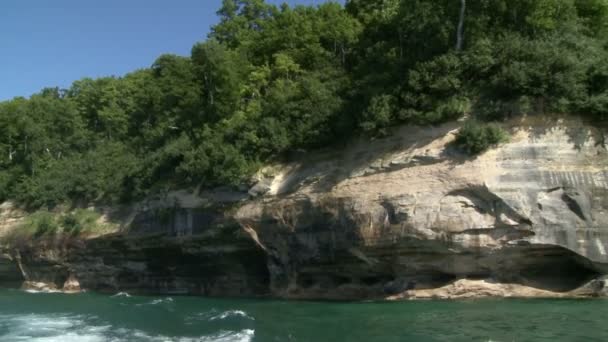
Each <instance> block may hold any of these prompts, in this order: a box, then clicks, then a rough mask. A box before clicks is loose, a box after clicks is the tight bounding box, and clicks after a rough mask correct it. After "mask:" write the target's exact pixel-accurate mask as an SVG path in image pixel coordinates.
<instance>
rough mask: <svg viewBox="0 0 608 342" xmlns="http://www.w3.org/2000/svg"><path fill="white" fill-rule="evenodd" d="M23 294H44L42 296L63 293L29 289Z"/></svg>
mask: <svg viewBox="0 0 608 342" xmlns="http://www.w3.org/2000/svg"><path fill="white" fill-rule="evenodd" d="M23 292H26V293H34V294H38V293H42V294H49V293H62V292H61V291H59V290H51V289H44V290H32V289H27V290H23Z"/></svg>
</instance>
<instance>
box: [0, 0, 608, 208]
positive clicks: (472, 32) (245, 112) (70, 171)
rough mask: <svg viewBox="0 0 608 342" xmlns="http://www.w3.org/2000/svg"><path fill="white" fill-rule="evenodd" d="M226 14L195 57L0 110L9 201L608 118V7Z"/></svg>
mask: <svg viewBox="0 0 608 342" xmlns="http://www.w3.org/2000/svg"><path fill="white" fill-rule="evenodd" d="M218 15H219V18H220V21H219V23H218V24H217V25H216V26H214V27H213V28H212V32H211V34H210V35H209V37H208V39H207V40H206V41H204V42H201V43H197V44H196V45H195V46H194V47H193V48H192V54H191V56H189V57H180V56H174V55H163V56H161V57H159V58H158V59H157V60H156V61H155V62H154V64H153V65H152V66H151V67H150V68H148V69H143V70H137V71H135V72H133V73H130V74H128V75H126V76H124V77H106V78H99V79H89V78H85V79H82V80H79V81H77V82H74V84H72V86H71V87H70V88H69V89H65V90H64V89H44V90H42V91H41V92H40V93H38V94H36V95H33V96H31V98H29V99H25V98H15V99H13V100H11V101H6V102H2V103H0V132H1V134H0V151H1V153H0V197H1V198H3V199H7V198H11V199H14V200H17V201H19V202H20V203H22V204H24V205H27V206H30V207H52V206H54V205H56V204H58V203H61V202H66V201H70V202H72V203H74V204H86V203H90V202H94V201H103V202H116V201H127V200H131V199H134V198H139V197H141V196H145V195H146V194H148V193H150V192H158V191H164V190H166V189H170V188H175V187H183V186H198V185H202V186H205V187H211V186H218V185H237V184H240V183H242V182H243V181H244V180H246V179H247V177H248V176H249V175H250V174H251V173H252V172H253V171H254V170H256V168H258V167H259V165H260V164H261V163H263V162H266V161H269V160H271V159H275V158H281V157H282V156H285V155H286V154H287V153H289V152H290V151H295V150H306V149H313V148H316V147H319V146H323V145H327V144H331V143H334V142H338V141H343V140H344V139H345V138H348V137H349V136H351V135H353V134H361V133H363V134H369V135H378V134H383V133H384V132H385V130H386V129H387V128H388V127H390V126H391V125H395V124H399V123H417V124H436V123H439V122H442V121H445V120H450V119H454V118H458V117H461V116H462V115H464V114H471V115H473V116H476V117H478V118H480V119H482V120H501V119H503V118H505V117H508V116H511V115H516V114H519V113H536V114H540V115H542V114H543V113H574V114H581V115H588V116H590V117H591V118H595V119H598V120H600V119H604V118H606V116H607V115H608V62H607V61H608V38H607V37H608V0H476V1H465V0H350V1H347V2H346V5H345V6H342V5H341V4H338V3H332V2H329V3H325V4H323V5H320V6H317V7H310V6H296V7H289V6H287V5H283V6H280V7H276V6H273V5H269V4H266V3H265V2H264V1H263V0H224V1H223V6H222V8H221V9H220V10H219V11H218ZM484 134H485V133H484Z"/></svg>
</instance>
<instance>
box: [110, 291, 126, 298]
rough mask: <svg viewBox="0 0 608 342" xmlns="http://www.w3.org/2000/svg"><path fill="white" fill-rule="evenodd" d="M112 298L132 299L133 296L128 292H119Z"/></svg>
mask: <svg viewBox="0 0 608 342" xmlns="http://www.w3.org/2000/svg"><path fill="white" fill-rule="evenodd" d="M112 297H131V295H130V294H128V293H126V292H118V293H117V294H115V295H113V296H112Z"/></svg>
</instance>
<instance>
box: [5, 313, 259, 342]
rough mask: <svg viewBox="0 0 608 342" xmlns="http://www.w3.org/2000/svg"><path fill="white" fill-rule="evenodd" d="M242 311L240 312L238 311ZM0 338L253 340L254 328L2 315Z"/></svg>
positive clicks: (58, 341) (22, 341) (55, 341)
mask: <svg viewBox="0 0 608 342" xmlns="http://www.w3.org/2000/svg"><path fill="white" fill-rule="evenodd" d="M239 315H240V314H239ZM0 328H2V329H0V331H7V332H6V333H5V334H3V335H0V341H7V342H9V341H10V342H26V341H27V342H29V341H32V342H123V341H125V342H148V341H151V342H211V341H213V342H251V341H252V339H253V337H254V335H255V331H254V330H251V329H245V330H241V331H220V332H218V333H216V334H212V335H206V336H199V337H169V336H164V335H156V336H154V335H149V334H147V333H145V332H143V331H140V330H134V329H125V328H113V327H112V326H110V325H91V324H89V323H88V322H87V318H86V317H81V316H55V315H54V316H51V315H48V316H46V315H14V316H9V315H0Z"/></svg>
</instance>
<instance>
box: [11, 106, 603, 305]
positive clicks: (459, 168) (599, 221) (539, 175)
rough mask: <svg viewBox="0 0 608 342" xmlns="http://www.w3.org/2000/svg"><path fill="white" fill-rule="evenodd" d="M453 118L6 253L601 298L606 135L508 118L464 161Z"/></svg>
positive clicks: (24, 258) (286, 293) (175, 270)
mask: <svg viewBox="0 0 608 342" xmlns="http://www.w3.org/2000/svg"><path fill="white" fill-rule="evenodd" d="M458 126H459V124H458V123H451V124H445V125H443V126H439V127H434V128H420V127H403V128H400V129H398V130H396V131H395V132H394V133H393V134H392V135H391V136H390V137H388V138H386V139H380V140H376V141H373V142H371V143H370V142H369V141H361V142H359V143H357V142H354V143H352V144H350V146H349V147H347V148H343V149H332V150H331V151H325V152H318V153H315V154H309V155H307V156H305V157H304V158H300V159H299V160H298V161H297V162H293V163H291V164H286V165H279V166H275V167H274V168H272V169H270V168H269V169H268V170H265V172H262V173H261V174H264V176H260V177H258V178H259V183H258V184H256V185H255V186H253V188H251V190H244V191H242V192H239V191H230V190H226V189H219V190H216V191H203V192H201V193H199V194H198V195H192V194H188V193H186V192H180V193H173V194H169V195H168V196H167V197H166V198H164V199H163V200H162V201H156V202H154V203H147V204H145V205H140V206H138V207H137V208H136V209H135V210H134V214H133V215H132V218H133V219H132V221H130V222H129V225H128V226H129V227H130V229H129V230H128V231H125V232H123V233H121V234H117V235H113V236H102V237H97V238H95V239H89V240H84V241H64V242H62V243H61V244H59V245H60V246H61V247H58V243H57V241H55V242H53V243H49V242H46V243H41V242H38V243H28V244H26V245H25V246H21V247H19V248H15V247H14V246H13V247H10V248H9V247H5V250H6V251H5V254H7V255H9V256H12V257H11V258H10V259H11V260H16V259H17V258H16V257H15V253H16V251H18V252H19V260H20V265H21V266H18V267H17V269H20V270H21V271H22V272H21V273H22V274H23V275H22V276H23V278H24V280H26V281H37V282H50V283H53V284H57V286H58V287H61V286H62V285H63V284H64V283H65V282H66V280H68V278H70V279H71V283H78V284H79V287H81V288H84V289H92V290H105V291H119V290H120V291H136V292H148V293H158V292H178V293H187V294H203V295H211V296H221V295H230V296H260V295H261V296H265V295H270V296H276V297H285V298H331V299H361V298H393V299H405V298H428V297H438V298H462V297H476V296H557V297H562V296H595V295H603V294H604V292H605V289H604V287H605V286H604V285H605V282H604V280H603V275H604V274H606V273H608V255H607V254H606V249H607V248H608V152H607V151H606V147H605V146H604V144H603V141H604V140H603V136H605V134H606V130H605V129H603V128H598V127H591V126H589V125H586V124H584V123H583V122H581V121H579V120H576V119H559V118H556V119H546V118H545V119H542V120H541V119H539V118H534V117H533V118H525V119H521V118H520V119H517V120H514V121H513V122H510V123H508V124H505V126H506V127H507V128H508V129H511V131H512V138H511V141H510V142H509V143H507V144H504V145H502V146H499V147H497V148H495V149H492V150H490V151H488V152H486V153H484V154H482V155H480V156H478V157H475V158H470V157H467V156H466V155H463V154H461V153H460V152H459V151H458V149H456V148H455V147H454V146H453V144H452V142H453V140H454V136H455V132H456V131H457V128H458ZM7 260H8V258H6V257H5V258H4V261H3V259H2V257H0V274H2V275H4V273H5V272H6V274H9V273H10V272H11V271H10V270H9V269H10V267H11V266H3V265H11V262H10V261H7ZM13 263H14V262H13ZM13 271H14V269H13ZM12 274H13V276H14V274H15V272H13V273H12ZM13 278H14V277H13ZM0 279H2V278H0Z"/></svg>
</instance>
